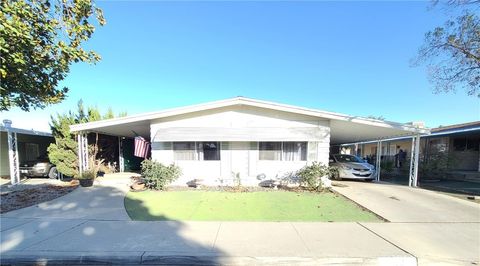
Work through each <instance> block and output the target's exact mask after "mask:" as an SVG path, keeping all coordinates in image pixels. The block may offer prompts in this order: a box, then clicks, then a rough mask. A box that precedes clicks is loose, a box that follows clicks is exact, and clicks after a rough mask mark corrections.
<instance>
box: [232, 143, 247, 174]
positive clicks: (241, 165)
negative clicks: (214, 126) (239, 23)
mask: <svg viewBox="0 0 480 266" xmlns="http://www.w3.org/2000/svg"><path fill="white" fill-rule="evenodd" d="M249 150H250V142H230V152H231V157H230V158H231V172H232V173H231V175H232V178H234V177H235V176H236V175H240V178H241V179H246V178H247V177H248V176H249V166H248V163H249Z"/></svg>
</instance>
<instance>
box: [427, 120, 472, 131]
mask: <svg viewBox="0 0 480 266" xmlns="http://www.w3.org/2000/svg"><path fill="white" fill-rule="evenodd" d="M471 130H480V121H473V122H468V123H462V124H455V125H449V126H440V127H436V128H432V129H431V131H432V134H433V133H435V134H437V133H445V134H447V133H451V132H456V131H471Z"/></svg>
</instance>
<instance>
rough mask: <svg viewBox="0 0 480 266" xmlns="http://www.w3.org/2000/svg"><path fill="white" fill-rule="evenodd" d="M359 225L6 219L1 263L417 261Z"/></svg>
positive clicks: (361, 262) (405, 263)
mask: <svg viewBox="0 0 480 266" xmlns="http://www.w3.org/2000/svg"><path fill="white" fill-rule="evenodd" d="M364 226H365V225H364V224H358V223H270V222H262V223H258V222H177V221H164V222H137V221H135V222H134V221H95V220H77V219H73V220H64V219H45V218H44V219H16V218H2V223H1V230H2V245H1V256H2V263H8V262H14V263H18V262H19V259H20V258H21V261H23V262H36V261H42V259H43V260H46V261H49V262H50V263H51V262H65V263H92V262H100V261H106V262H117V263H119V264H127V263H131V264H140V263H164V264H171V263H173V262H175V263H174V264H178V263H180V264H201V265H204V264H235V265H250V264H252V263H254V264H255V263H259V264H271V265H277V264H282V263H283V264H299V265H304V264H305V265H313V264H318V263H320V264H323V263H331V262H336V263H341V264H345V263H349V264H352V263H353V264H355V265H356V264H362V265H364V264H372V265H376V264H378V263H380V262H382V263H388V264H389V265H416V259H415V258H414V257H413V256H411V255H410V254H408V253H406V252H404V251H403V250H402V249H400V248H398V247H396V246H395V245H392V244H391V243H389V242H388V241H385V240H384V239H382V238H381V237H379V236H377V235H376V234H374V233H372V232H370V231H369V230H367V229H366V228H365V227H364Z"/></svg>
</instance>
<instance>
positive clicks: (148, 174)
mask: <svg viewBox="0 0 480 266" xmlns="http://www.w3.org/2000/svg"><path fill="white" fill-rule="evenodd" d="M180 174H181V171H180V168H179V167H178V166H176V165H174V164H171V165H168V166H165V165H163V164H161V163H159V162H156V161H152V160H144V161H143V162H142V176H143V178H144V180H145V186H146V187H147V188H150V189H159V190H162V189H164V188H165V186H166V185H167V184H169V183H171V182H172V181H174V180H175V179H177V178H178V177H179V176H180Z"/></svg>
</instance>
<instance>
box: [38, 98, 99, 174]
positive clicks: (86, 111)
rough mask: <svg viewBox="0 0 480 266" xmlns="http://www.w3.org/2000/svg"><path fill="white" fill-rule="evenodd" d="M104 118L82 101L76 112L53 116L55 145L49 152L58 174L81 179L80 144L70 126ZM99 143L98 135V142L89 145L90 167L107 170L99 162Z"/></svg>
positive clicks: (52, 124)
mask: <svg viewBox="0 0 480 266" xmlns="http://www.w3.org/2000/svg"><path fill="white" fill-rule="evenodd" d="M107 114H108V113H107ZM102 117H104V116H102V115H101V114H100V111H99V109H98V108H97V107H88V108H85V107H84V105H83V101H82V100H80V101H79V102H78V104H77V110H76V112H72V111H69V112H68V113H65V114H57V115H56V117H54V116H51V122H50V128H51V130H52V135H53V137H54V138H55V143H52V144H50V146H49V147H48V149H47V151H48V158H49V160H50V162H52V163H53V164H55V165H56V166H57V170H58V172H60V173H62V174H64V175H65V176H71V177H77V178H78V177H79V169H78V144H77V142H76V136H75V134H73V133H71V132H70V126H71V125H73V124H78V123H86V122H92V121H97V120H101V119H102ZM97 142H98V134H96V142H95V143H94V144H90V145H89V157H90V161H91V163H90V165H95V166H96V167H97V168H101V169H105V168H104V167H102V166H101V165H102V164H103V161H102V160H97V156H96V155H97V152H98V143H97ZM93 158H95V160H93ZM92 160H93V161H92ZM96 171H98V169H96ZM105 172H106V171H105Z"/></svg>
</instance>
